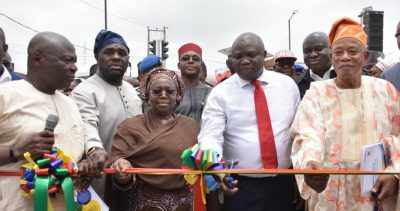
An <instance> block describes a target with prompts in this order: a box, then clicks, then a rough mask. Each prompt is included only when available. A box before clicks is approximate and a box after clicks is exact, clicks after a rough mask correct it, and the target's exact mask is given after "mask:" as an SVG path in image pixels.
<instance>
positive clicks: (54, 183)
mask: <svg viewBox="0 0 400 211" xmlns="http://www.w3.org/2000/svg"><path fill="white" fill-rule="evenodd" d="M24 157H25V159H26V160H27V161H28V163H26V164H24V165H22V168H21V170H20V173H21V179H20V188H21V189H22V190H23V191H24V192H25V196H28V197H29V196H32V195H34V200H35V209H34V210H35V211H47V210H50V211H51V210H53V208H52V206H51V203H50V200H49V198H54V197H56V193H58V192H63V193H64V198H65V202H66V210H67V211H74V210H75V201H74V186H73V183H72V179H71V177H75V176H76V175H77V171H78V167H77V165H76V163H75V162H74V160H73V159H72V157H71V156H69V155H67V154H64V152H63V151H62V150H61V149H59V148H56V147H54V148H53V149H52V150H51V154H44V155H43V157H42V158H40V159H38V160H36V162H35V161H34V160H33V159H32V158H31V155H30V153H29V152H26V153H25V154H24Z"/></svg>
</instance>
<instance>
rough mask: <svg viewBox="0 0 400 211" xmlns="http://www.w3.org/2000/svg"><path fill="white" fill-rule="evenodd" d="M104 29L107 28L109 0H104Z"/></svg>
mask: <svg viewBox="0 0 400 211" xmlns="http://www.w3.org/2000/svg"><path fill="white" fill-rule="evenodd" d="M104 29H105V30H107V0H104Z"/></svg>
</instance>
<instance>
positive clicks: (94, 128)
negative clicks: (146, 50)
mask: <svg viewBox="0 0 400 211" xmlns="http://www.w3.org/2000/svg"><path fill="white" fill-rule="evenodd" d="M94 56H95V58H96V60H97V64H98V71H97V73H96V74H95V75H93V76H92V77H90V78H89V79H87V80H85V81H83V82H82V83H81V84H79V85H78V86H77V87H76V88H75V89H74V91H73V92H72V95H71V96H72V98H73V99H74V100H75V102H76V103H77V105H78V107H79V111H80V113H81V115H82V119H83V121H84V122H85V133H86V140H85V141H86V142H85V151H86V155H87V165H86V167H85V168H82V169H81V170H82V171H86V172H87V173H88V175H89V176H92V177H95V178H101V174H100V172H101V170H102V169H103V168H104V167H107V165H106V161H107V160H108V157H109V153H110V152H111V146H112V138H113V136H114V133H115V130H116V128H117V126H118V124H119V123H120V122H121V121H122V120H124V119H126V118H128V117H133V116H135V115H137V114H140V113H142V112H141V101H140V98H139V97H138V95H137V93H136V91H135V89H134V88H133V87H132V86H131V85H130V84H128V83H127V82H125V81H123V76H124V74H125V72H126V70H127V67H128V63H129V61H128V60H129V48H128V46H127V44H126V42H125V40H124V39H123V38H122V37H121V36H120V35H119V34H117V33H115V32H112V31H106V30H101V31H100V32H99V33H98V34H97V37H96V41H95V45H94ZM92 185H93V187H94V189H95V190H96V192H97V193H98V194H99V195H100V196H102V197H103V194H104V187H105V185H104V177H103V179H101V180H96V181H94V182H93V183H92Z"/></svg>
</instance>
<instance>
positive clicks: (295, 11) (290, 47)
mask: <svg viewBox="0 0 400 211" xmlns="http://www.w3.org/2000/svg"><path fill="white" fill-rule="evenodd" d="M297 12H299V11H298V10H293V12H292V15H291V16H290V18H289V20H288V25H289V50H292V46H291V41H290V20H291V19H292V18H293V16H294V14H297Z"/></svg>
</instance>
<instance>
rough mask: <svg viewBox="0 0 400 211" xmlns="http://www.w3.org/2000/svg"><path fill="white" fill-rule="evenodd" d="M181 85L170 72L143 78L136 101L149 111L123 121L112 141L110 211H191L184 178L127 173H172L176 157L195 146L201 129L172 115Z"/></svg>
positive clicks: (159, 71) (179, 162)
mask: <svg viewBox="0 0 400 211" xmlns="http://www.w3.org/2000/svg"><path fill="white" fill-rule="evenodd" d="M183 90H184V85H183V82H182V81H181V79H180V78H179V77H178V75H176V73H175V72H174V71H170V70H166V69H155V70H153V71H151V72H150V73H149V74H148V75H147V77H146V78H145V85H144V86H143V87H142V88H141V90H140V91H141V93H140V97H141V98H142V100H143V101H144V102H147V103H148V104H149V105H150V110H149V111H147V112H146V113H144V114H142V115H138V116H136V117H133V118H129V119H126V120H125V121H123V122H122V123H121V124H120V125H119V126H118V129H117V133H116V134H115V136H114V139H113V146H112V151H111V154H112V161H113V164H112V166H113V168H115V169H116V170H117V172H119V173H116V174H114V175H113V179H114V181H113V186H114V187H113V190H112V191H113V192H114V191H115V192H114V193H112V192H111V193H109V194H112V195H113V196H112V197H113V199H112V201H111V202H110V205H111V209H113V210H191V209H192V208H191V207H192V200H193V195H192V193H191V192H190V191H189V190H188V188H187V187H186V185H185V180H184V179H183V176H182V175H141V174H138V175H133V174H125V173H123V172H122V170H123V169H125V168H130V167H138V168H176V169H179V168H181V166H182V160H181V158H180V155H181V154H182V152H183V151H184V150H185V149H187V148H189V147H190V146H192V145H194V144H195V143H196V142H197V134H198V133H199V129H200V128H199V126H198V124H197V123H196V121H194V120H193V119H191V118H189V117H186V116H183V115H180V114H175V113H174V112H173V110H174V109H175V107H176V106H178V105H179V103H180V102H181V100H182V96H183Z"/></svg>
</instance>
